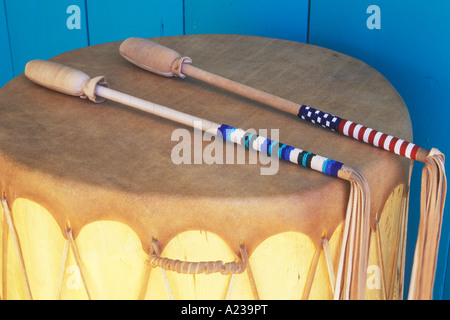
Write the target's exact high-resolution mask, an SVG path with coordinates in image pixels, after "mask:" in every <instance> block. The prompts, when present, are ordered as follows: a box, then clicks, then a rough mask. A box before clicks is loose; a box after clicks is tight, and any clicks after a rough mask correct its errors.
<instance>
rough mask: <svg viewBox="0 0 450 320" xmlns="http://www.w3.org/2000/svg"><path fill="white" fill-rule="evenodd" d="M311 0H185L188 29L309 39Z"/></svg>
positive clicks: (195, 32)
mask: <svg viewBox="0 0 450 320" xmlns="http://www.w3.org/2000/svg"><path fill="white" fill-rule="evenodd" d="M308 4H309V1H308V0H285V1H283V3H282V4H279V3H278V2H276V1H273V0H258V1H254V0H215V1H205V0H185V19H186V21H185V32H186V34H199V33H233V34H245V35H255V36H263V37H272V38H280V39H287V40H295V41H301V42H306V39H307V30H308Z"/></svg>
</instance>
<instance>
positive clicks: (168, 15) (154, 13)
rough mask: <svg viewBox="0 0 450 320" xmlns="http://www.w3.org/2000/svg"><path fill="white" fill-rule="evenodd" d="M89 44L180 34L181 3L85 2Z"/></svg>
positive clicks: (180, 0)
mask: <svg viewBox="0 0 450 320" xmlns="http://www.w3.org/2000/svg"><path fill="white" fill-rule="evenodd" d="M87 11H88V23H89V38H90V42H91V44H99V43H104V42H111V41H119V40H124V39H126V38H128V37H145V38H149V37H162V36H172V35H181V34H183V0H165V1H145V0H136V1H132V2H125V1H121V0H87Z"/></svg>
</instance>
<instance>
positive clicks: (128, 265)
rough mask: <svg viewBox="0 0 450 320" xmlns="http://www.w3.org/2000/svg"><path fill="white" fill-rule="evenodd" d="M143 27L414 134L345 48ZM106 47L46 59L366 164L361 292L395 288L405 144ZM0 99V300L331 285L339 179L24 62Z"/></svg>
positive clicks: (396, 292)
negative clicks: (36, 72)
mask: <svg viewBox="0 0 450 320" xmlns="http://www.w3.org/2000/svg"><path fill="white" fill-rule="evenodd" d="M153 40H154V41H155V42H159V43H162V44H164V45H166V46H168V47H170V48H173V49H175V50H176V51H178V52H183V53H184V54H186V55H189V57H191V58H192V60H193V61H194V62H195V65H196V66H198V67H201V68H203V69H205V70H209V71H211V72H214V73H216V74H219V75H222V76H224V77H227V78H231V79H233V80H237V81H239V82H242V83H245V84H248V85H251V86H253V87H256V88H259V89H262V90H264V91H267V92H270V93H273V94H276V95H278V96H281V97H284V98H287V99H289V100H292V101H294V102H298V103H304V104H307V105H310V106H312V107H314V106H317V107H320V108H321V109H322V110H325V111H327V112H330V113H331V114H338V115H340V116H341V117H343V118H347V119H352V120H353V121H355V122H359V123H362V124H364V125H367V126H369V127H372V128H377V129H378V130H380V131H382V132H385V133H389V134H392V135H394V136H397V137H400V138H402V139H405V140H407V141H411V140H412V130H411V123H410V119H409V114H408V111H407V109H406V107H405V105H404V103H403V101H402V99H401V97H400V96H399V95H398V93H397V92H396V91H395V90H394V88H393V87H392V86H391V85H390V84H389V82H388V81H387V80H386V79H385V78H383V77H382V76H381V75H380V74H379V73H378V72H377V71H375V70H374V69H372V68H371V67H369V66H367V65H366V64H364V63H363V62H361V61H358V60H356V59H353V58H351V57H348V56H346V55H343V54H340V53H337V52H334V51H330V50H327V49H323V48H319V47H316V46H312V45H307V44H303V43H297V42H290V41H284V40H276V39H268V38H260V37H250V36H231V35H192V36H180V37H167V38H156V39H153ZM119 45H120V42H114V43H107V44H102V45H96V46H92V47H86V48H82V49H78V50H74V51H70V52H67V53H64V54H61V55H59V56H56V57H54V58H52V59H51V60H52V61H55V62H59V63H62V64H65V65H68V66H71V67H73V68H76V69H79V70H82V71H84V72H86V73H87V74H89V75H90V76H92V77H94V76H99V75H103V76H105V77H106V79H107V81H108V82H109V84H110V86H111V87H113V88H116V89H120V91H122V92H125V93H128V94H131V95H134V96H137V97H140V98H143V99H145V100H149V101H152V102H155V103H158V104H161V105H164V106H167V107H170V108H173V109H177V110H180V111H183V112H186V113H189V114H193V115H196V116H199V117H202V118H205V119H209V120H212V121H216V122H219V123H227V124H230V125H233V126H235V127H239V128H242V129H245V130H251V129H253V130H254V131H255V132H256V133H259V134H262V135H267V136H269V137H275V138H276V139H278V140H277V141H283V142H284V143H286V144H289V145H292V146H295V147H299V148H303V149H305V150H308V151H311V152H314V153H316V154H320V155H323V156H326V157H329V158H331V159H335V160H337V161H341V162H343V163H345V164H347V165H349V166H352V167H354V168H357V169H359V170H361V171H362V172H363V173H364V175H365V176H366V178H367V180H368V182H369V186H370V188H371V196H370V197H371V198H370V203H371V212H370V216H371V218H370V230H371V231H370V259H369V263H368V269H367V279H366V283H365V287H366V298H368V299H399V298H402V295H403V270H404V256H405V235H406V219H407V203H408V194H409V178H410V167H411V163H410V161H409V160H408V159H405V158H401V157H399V156H397V155H395V154H393V153H389V152H386V151H383V150H381V149H377V148H373V147H371V146H368V145H366V144H364V143H362V142H358V141H356V140H353V139H349V138H347V137H344V136H341V135H337V134H334V133H332V132H330V131H328V130H326V129H323V128H321V127H317V126H315V125H313V124H310V123H307V122H305V121H301V120H299V119H298V118H295V117H292V116H291V115H288V114H285V113H283V112H281V111H276V110H274V109H271V108H269V107H266V106H264V105H262V104H259V103H256V102H252V101H250V100H248V99H245V98H242V97H239V96H237V95H234V94H231V93H228V92H226V91H223V90H221V89H217V88H215V87H212V86H210V85H207V84H204V83H201V82H200V81H197V80H195V79H189V78H186V79H177V78H164V77H161V76H158V75H155V74H152V73H150V72H147V71H144V70H142V69H139V68H137V67H136V66H134V65H133V64H130V63H129V62H128V61H126V60H125V59H123V58H122V57H121V55H120V54H119ZM0 114H1V117H0V187H1V191H2V207H1V209H0V210H1V215H0V243H1V244H0V250H1V257H2V259H1V263H0V273H1V277H2V281H1V282H0V286H1V287H0V288H1V290H0V296H1V298H2V299H26V298H33V299H86V298H91V299H168V298H174V299H195V298H196V299H226V298H227V299H254V298H260V299H332V298H333V296H334V292H335V289H336V286H335V284H336V278H337V272H338V267H339V266H338V264H339V257H340V250H341V243H342V237H343V225H344V221H345V215H346V207H347V202H348V198H349V185H348V183H347V182H346V181H344V180H341V179H338V178H335V177H331V176H327V175H324V174H322V173H320V172H316V171H312V170H309V169H307V168H304V167H300V166H296V165H294V164H292V163H289V162H282V161H280V162H275V161H272V160H271V158H268V157H266V158H265V157H262V156H259V155H258V154H256V153H253V151H248V150H244V149H240V148H239V147H235V146H233V145H228V144H223V145H221V146H220V148H218V147H217V145H213V143H215V141H214V139H213V138H211V137H208V136H206V135H203V134H202V133H198V132H196V130H193V129H192V128H188V127H183V126H182V125H180V124H177V123H175V122H172V121H169V120H165V119H162V118H158V117H156V116H153V115H149V114H145V113H143V112H140V111H136V110H132V109H129V108H126V107H124V106H123V105H120V104H118V103H114V102H111V101H106V102H104V103H101V104H92V103H91V102H89V101H87V100H82V99H79V98H75V97H69V96H66V95H63V94H61V93H57V92H54V91H51V90H48V89H46V88H43V87H40V86H38V85H36V84H34V83H32V82H31V81H29V80H28V79H27V78H26V77H25V76H24V75H20V76H18V77H16V78H15V79H13V80H12V81H11V82H9V83H8V84H6V85H5V86H4V87H3V88H2V89H1V90H0ZM219 151H221V152H219ZM164 258H166V259H164ZM176 260H179V261H176ZM184 261H188V262H189V263H183V262H184ZM204 261H219V262H217V263H215V265H214V263H211V262H209V263H206V264H204V265H203V264H202V262H204ZM191 262H199V263H197V264H196V263H191ZM171 263H172V264H176V266H177V268H178V266H179V268H178V269H179V270H176V271H173V270H169V269H174V268H175V267H172V268H171V267H170V266H168V265H169V264H171ZM161 266H163V267H161ZM190 268H204V271H205V272H203V273H202V274H192V272H193V271H192V270H190ZM214 268H215V269H214ZM166 269H167V270H166ZM214 271H217V272H214Z"/></svg>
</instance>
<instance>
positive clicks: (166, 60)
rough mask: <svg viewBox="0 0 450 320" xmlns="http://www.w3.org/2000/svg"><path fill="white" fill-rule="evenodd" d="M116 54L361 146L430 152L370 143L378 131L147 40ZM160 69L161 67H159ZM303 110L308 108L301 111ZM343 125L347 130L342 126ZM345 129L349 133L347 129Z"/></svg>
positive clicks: (382, 137) (421, 157)
mask: <svg viewBox="0 0 450 320" xmlns="http://www.w3.org/2000/svg"><path fill="white" fill-rule="evenodd" d="M120 53H121V54H122V56H123V57H125V59H127V60H128V61H130V62H132V63H133V64H135V65H137V66H139V67H141V68H143V69H145V70H148V71H151V72H155V73H157V74H160V75H165V76H173V75H179V76H180V77H183V78H184V77H185V76H190V77H193V78H196V79H198V80H201V81H204V82H206V83H209V84H212V85H214V86H217V87H219V88H222V89H225V90H228V91H230V92H233V93H236V94H239V95H241V96H244V97H246V98H249V99H252V100H255V101H258V102H261V103H263V104H266V105H268V106H271V107H274V108H276V109H279V110H282V111H284V112H287V113H290V114H292V115H294V116H298V117H299V118H302V119H303V120H306V121H310V122H312V123H315V124H318V125H321V126H323V127H326V128H329V129H331V130H333V131H338V132H339V133H341V134H344V135H347V136H350V137H352V138H354V139H356V140H360V141H363V142H365V143H368V144H371V145H373V146H376V147H379V148H381V149H385V150H388V151H391V152H394V153H397V154H400V155H401V156H404V157H407V158H410V159H413V160H417V161H420V162H425V160H426V158H427V156H428V155H429V153H430V151H429V150H426V149H423V148H421V147H419V146H417V145H414V144H412V143H409V142H407V141H403V140H401V139H397V138H395V137H393V136H389V135H387V134H384V133H382V132H380V133H379V136H378V137H377V138H378V139H377V140H374V138H375V133H378V131H376V130H373V129H370V128H367V127H364V126H362V125H359V124H357V123H353V122H351V121H348V120H345V119H342V118H339V117H336V116H333V115H331V114H327V113H326V112H323V111H321V110H318V109H314V108H310V107H308V106H305V105H300V104H297V103H295V102H292V101H289V100H287V99H283V98H281V97H278V96H275V95H272V94H270V93H267V92H264V91H261V90H258V89H255V88H253V87H250V86H247V85H244V84H242V83H238V82H236V81H233V80H230V79H226V78H224V77H221V76H219V75H216V74H213V73H210V72H207V71H205V70H202V69H199V68H197V67H195V66H193V65H192V64H191V62H192V61H191V59H189V58H181V55H180V54H179V53H178V52H176V51H173V50H172V49H169V48H167V47H164V46H162V45H160V44H157V43H154V42H152V41H150V40H147V39H143V38H130V39H127V40H125V41H124V42H123V43H122V44H121V46H120ZM183 59H186V60H183ZM187 59H188V60H187ZM184 62H186V63H184ZM169 65H173V66H175V67H173V68H172V69H170V68H169ZM162 66H165V67H164V68H163V67H162ZM169 70H172V71H169ZM305 108H308V109H307V110H305ZM308 110H313V112H312V113H309V112H308ZM316 111H317V112H318V113H319V114H320V115H326V117H328V119H332V118H335V119H336V120H338V121H339V122H341V123H342V125H341V126H340V127H339V126H336V128H335V127H333V124H331V125H330V126H327V125H325V124H326V123H327V122H326V119H324V120H323V121H322V122H320V121H316V118H317V114H316V113H315V112H316ZM308 115H309V116H308ZM324 123H325V124H324ZM330 123H331V122H330ZM335 123H336V122H335ZM345 123H347V127H345V126H344V124H345ZM355 127H356V128H358V130H359V134H358V133H355V132H354V128H355ZM349 128H350V131H349V130H348V129H349ZM363 131H364V132H372V137H371V138H370V137H369V135H368V134H367V137H364V134H363V133H361V132H363ZM386 140H387V141H388V143H384V141H386ZM399 140H400V141H399ZM378 141H383V143H380V144H379V143H378Z"/></svg>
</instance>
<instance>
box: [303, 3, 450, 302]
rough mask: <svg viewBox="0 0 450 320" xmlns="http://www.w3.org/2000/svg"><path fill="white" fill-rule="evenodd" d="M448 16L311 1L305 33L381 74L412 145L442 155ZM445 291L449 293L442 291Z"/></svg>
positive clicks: (411, 237) (412, 227)
mask: <svg viewBox="0 0 450 320" xmlns="http://www.w3.org/2000/svg"><path fill="white" fill-rule="evenodd" d="M449 11H450V2H448V1H445V0H436V1H425V0H418V1H408V0H397V1H389V0H370V1H369V0H315V1H312V3H311V8H310V33H309V39H310V43H312V44H315V45H320V46H324V47H328V48H330V49H333V50H337V51H340V52H342V53H346V54H349V55H351V56H354V57H356V58H358V59H361V60H363V61H365V62H367V63H368V64H369V65H371V66H373V67H374V68H376V69H377V70H378V71H380V72H381V73H382V74H383V75H384V76H385V77H386V78H387V79H388V80H389V81H391V83H392V84H393V85H394V87H395V88H396V89H397V90H398V91H399V93H400V95H401V96H402V97H403V99H404V100H405V103H406V105H407V106H408V109H409V111H410V115H411V120H412V124H413V129H414V142H415V143H417V144H418V145H422V146H423V147H425V148H431V147H436V148H438V149H440V150H441V151H442V152H443V153H444V154H447V155H448V154H450V143H449V139H448V137H449V136H450V124H449V121H447V119H449V118H450V108H449V106H450V95H449V94H448V92H449V91H450V73H449V72H448V70H450V60H449V59H448V57H449V56H450V41H449V38H448V35H449V33H450V20H449V19H448V17H447V16H448V12H449ZM374 108H376V106H374ZM422 167H423V165H422V164H415V169H414V171H413V176H412V183H411V196H410V210H409V223H408V231H409V232H408V247H407V266H406V273H405V277H406V279H405V280H406V286H405V289H408V286H409V277H410V268H411V265H412V258H413V255H414V247H415V240H416V234H417V229H418V221H419V212H420V206H419V201H420V200H419V199H420V181H421V169H422ZM447 170H448V168H447ZM448 211H449V209H448V206H447V207H446V209H445V218H444V224H443V227H442V234H441V242H440V251H439V258H438V268H437V272H436V281H435V290H434V297H435V299H441V298H442V296H443V294H444V292H443V290H444V285H443V283H444V279H445V274H446V268H448V266H447V256H448V251H449V226H450V221H449V212H448ZM447 273H448V271H447ZM445 290H450V288H448V286H447V287H446V288H445ZM444 296H447V297H448V296H449V293H445V294H444Z"/></svg>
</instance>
